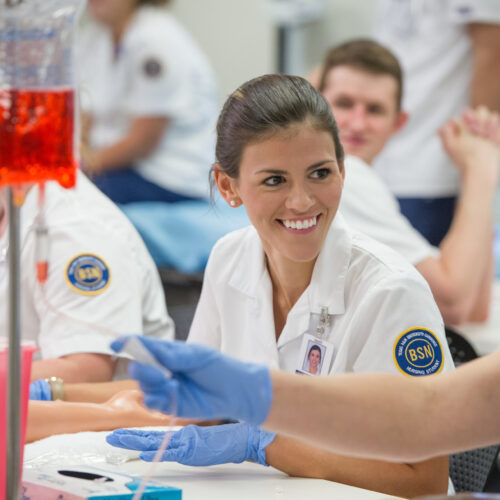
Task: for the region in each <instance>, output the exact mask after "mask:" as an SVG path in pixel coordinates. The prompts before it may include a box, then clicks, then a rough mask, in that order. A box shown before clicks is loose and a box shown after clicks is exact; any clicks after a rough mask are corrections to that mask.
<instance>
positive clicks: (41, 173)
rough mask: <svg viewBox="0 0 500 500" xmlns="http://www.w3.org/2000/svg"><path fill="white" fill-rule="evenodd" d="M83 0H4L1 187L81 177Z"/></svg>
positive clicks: (0, 8) (65, 182)
mask: <svg viewBox="0 0 500 500" xmlns="http://www.w3.org/2000/svg"><path fill="white" fill-rule="evenodd" d="M81 7H82V0H50V1H49V0H23V1H22V2H19V3H16V4H14V5H7V6H4V5H2V4H0V144H2V151H1V154H0V186H2V185H15V184H24V183H32V182H42V181H47V180H57V181H58V182H59V183H60V184H61V185H62V186H64V187H71V186H74V184H75V180H76V166H77V162H78V155H77V136H78V134H77V133H75V129H76V118H77V113H76V110H77V109H78V106H77V105H76V103H75V92H74V72H73V52H72V44H73V34H74V33H73V32H74V26H75V23H76V21H77V17H78V15H79V12H80V10H81Z"/></svg>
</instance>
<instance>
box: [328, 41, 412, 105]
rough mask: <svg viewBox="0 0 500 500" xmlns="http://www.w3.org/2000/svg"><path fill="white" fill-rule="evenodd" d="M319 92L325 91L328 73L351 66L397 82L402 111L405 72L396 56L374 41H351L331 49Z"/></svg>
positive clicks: (397, 100) (397, 92)
mask: <svg viewBox="0 0 500 500" xmlns="http://www.w3.org/2000/svg"><path fill="white" fill-rule="evenodd" d="M322 66H323V71H322V74H321V79H320V83H319V90H320V91H323V90H324V88H325V84H326V77H327V75H328V73H329V72H330V71H331V70H332V69H333V68H335V67H337V66H350V67H352V68H355V69H359V70H361V71H366V72H368V73H373V74H375V75H388V76H392V77H393V78H394V79H395V80H396V85H397V90H396V105H397V109H398V111H399V110H400V109H401V100H402V97H403V71H402V69H401V66H400V64H399V61H398V60H397V58H396V56H395V55H394V54H393V53H392V52H391V51H390V50H389V49H387V48H386V47H384V46H383V45H380V44H379V43H377V42H375V41H373V40H367V39H358V40H351V41H349V42H346V43H343V44H341V45H338V46H336V47H333V48H332V49H330V50H329V51H328V52H327V53H326V56H325V58H324V60H323V65H322Z"/></svg>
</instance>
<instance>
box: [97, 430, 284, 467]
mask: <svg viewBox="0 0 500 500" xmlns="http://www.w3.org/2000/svg"><path fill="white" fill-rule="evenodd" d="M164 436H165V432H158V431H148V430H135V429H118V430H116V431H114V432H112V433H111V434H109V435H108V436H107V437H106V441H107V442H108V443H109V444H111V445H113V446H117V447H118V448H125V449H129V450H138V451H142V453H141V454H140V455H139V456H140V458H141V459H142V460H144V461H146V462H150V461H151V460H153V458H154V456H155V455H156V452H157V450H158V448H159V446H160V444H161V442H162V440H163V439H164ZM275 437H276V434H275V433H274V432H267V431H264V430H262V429H259V428H258V427H253V426H251V425H249V424H245V423H235V424H226V425H213V426H206V427H200V426H197V425H188V426H186V427H183V428H181V429H179V430H178V431H176V432H173V433H171V436H170V442H169V446H168V449H167V450H166V451H165V452H164V453H163V454H162V456H161V457H160V460H161V461H163V462H179V463H181V464H184V465H194V466H205V465H218V464H226V463H231V462H232V463H237V464H239V463H241V462H244V461H246V460H251V461H252V462H257V463H259V464H261V465H268V464H267V463H266V448H267V446H268V445H269V444H271V443H272V442H273V441H274V438H275Z"/></svg>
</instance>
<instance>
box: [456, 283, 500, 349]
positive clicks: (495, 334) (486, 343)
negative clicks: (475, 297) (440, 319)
mask: <svg viewBox="0 0 500 500" xmlns="http://www.w3.org/2000/svg"><path fill="white" fill-rule="evenodd" d="M454 329H455V330H456V331H457V332H458V333H460V334H461V335H463V336H464V337H465V338H466V339H467V340H468V341H469V342H470V343H471V345H472V347H474V349H475V350H476V352H477V353H478V354H479V355H480V356H484V355H486V354H489V353H491V352H493V351H496V350H497V349H500V280H496V281H495V282H494V284H493V290H492V294H491V308H490V316H489V318H488V321H486V322H485V323H465V324H463V325H460V326H457V327H454Z"/></svg>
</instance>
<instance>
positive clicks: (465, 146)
mask: <svg viewBox="0 0 500 500" xmlns="http://www.w3.org/2000/svg"><path fill="white" fill-rule="evenodd" d="M439 135H440V137H441V142H442V144H443V148H444V149H445V151H446V152H447V153H448V155H449V156H450V158H451V159H452V160H453V162H454V163H455V165H456V166H457V168H458V169H459V170H460V172H461V174H462V176H464V175H467V174H469V173H470V174H473V175H475V176H483V177H484V179H485V181H487V182H491V183H492V184H493V185H495V184H496V182H497V179H498V175H499V166H500V123H499V119H498V115H497V113H493V112H491V111H488V110H487V109H486V108H484V107H481V108H478V109H476V110H470V109H469V110H467V111H466V112H464V114H463V116H462V117H461V118H460V119H454V120H450V121H448V122H447V123H446V124H445V125H444V127H442V128H441V130H440V131H439Z"/></svg>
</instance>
